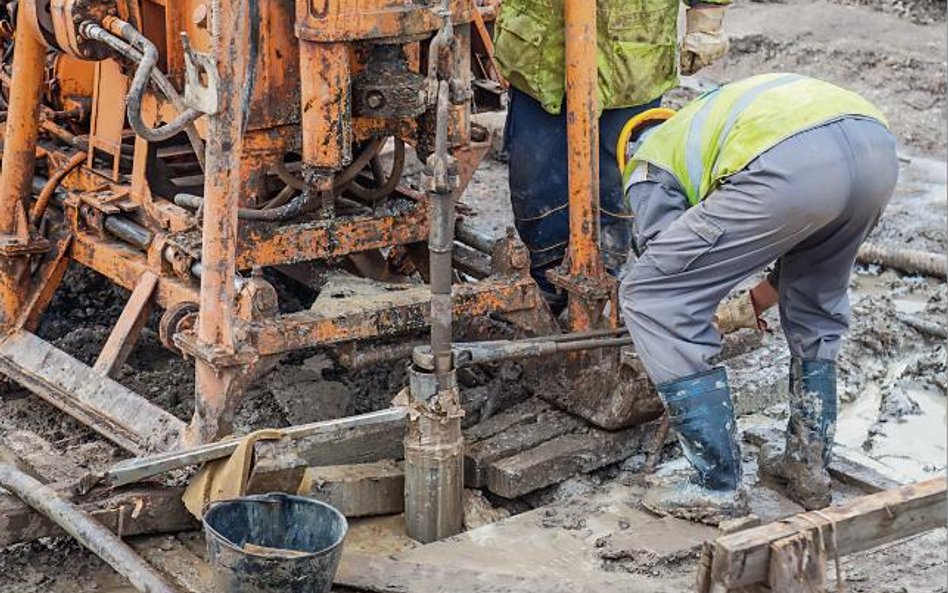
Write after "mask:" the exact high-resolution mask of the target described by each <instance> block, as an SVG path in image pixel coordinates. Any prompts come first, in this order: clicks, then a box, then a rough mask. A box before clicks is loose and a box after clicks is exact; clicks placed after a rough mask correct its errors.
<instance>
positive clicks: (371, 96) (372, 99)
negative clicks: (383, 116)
mask: <svg viewBox="0 0 948 593" xmlns="http://www.w3.org/2000/svg"><path fill="white" fill-rule="evenodd" d="M365 104H366V105H368V106H369V107H371V108H372V109H381V108H382V106H383V105H385V95H383V94H382V93H380V92H379V91H370V92H369V93H368V94H367V95H366V96H365Z"/></svg>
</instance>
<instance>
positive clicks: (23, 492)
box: [0, 463, 176, 593]
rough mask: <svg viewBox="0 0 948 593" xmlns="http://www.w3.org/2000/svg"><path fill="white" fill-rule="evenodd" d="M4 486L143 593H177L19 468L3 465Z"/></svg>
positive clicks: (98, 526) (0, 481) (103, 529)
mask: <svg viewBox="0 0 948 593" xmlns="http://www.w3.org/2000/svg"><path fill="white" fill-rule="evenodd" d="M0 485H2V486H3V487H4V488H6V489H7V490H9V491H11V492H13V493H14V494H16V495H17V496H18V497H19V498H21V499H22V500H23V501H24V502H25V503H27V504H28V505H30V506H31V507H33V508H35V509H36V510H37V511H39V512H40V513H42V514H43V515H45V516H46V517H48V518H49V519H51V520H52V521H54V522H55V523H56V524H57V525H59V526H60V527H62V528H63V530H64V531H66V532H67V533H69V535H71V536H72V537H74V538H75V539H76V541H78V542H79V543H80V544H82V546H83V547H85V548H88V549H89V550H90V551H91V552H93V553H94V554H95V555H96V556H98V557H99V558H101V559H102V560H103V561H105V563H106V564H108V565H109V566H111V567H112V568H113V569H115V571H116V572H118V573H119V574H121V575H122V576H124V577H125V578H127V579H128V581H129V582H130V583H131V584H132V586H133V587H135V589H136V590H138V591H141V592H142V593H176V591H175V589H174V587H173V586H172V585H171V584H170V583H168V581H167V580H166V579H165V578H164V577H163V576H161V575H160V574H158V573H157V572H156V571H155V570H154V569H153V568H152V567H151V566H150V565H149V564H148V563H146V562H145V561H144V560H142V558H141V557H140V556H138V554H136V553H135V551H134V550H132V548H130V547H129V546H128V544H126V543H125V542H123V541H122V540H121V539H120V538H119V537H117V536H116V535H115V534H113V533H112V532H111V531H109V530H108V529H107V528H106V527H105V526H104V525H102V524H101V523H99V522H97V521H96V520H95V519H94V518H92V517H91V516H89V515H88V514H87V513H85V512H83V511H82V510H81V509H80V508H79V507H77V506H76V505H74V504H72V503H70V502H69V501H67V500H65V499H63V498H61V497H60V495H59V493H57V492H56V491H55V490H53V489H52V488H50V487H49V486H47V485H45V484H42V483H40V482H39V481H37V480H35V479H33V478H32V477H30V476H28V475H27V474H25V473H23V472H21V471H20V470H19V469H17V468H16V466H14V465H12V464H9V463H0Z"/></svg>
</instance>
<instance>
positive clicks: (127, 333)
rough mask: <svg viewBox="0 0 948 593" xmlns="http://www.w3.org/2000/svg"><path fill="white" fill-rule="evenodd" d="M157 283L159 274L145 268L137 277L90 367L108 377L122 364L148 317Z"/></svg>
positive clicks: (112, 375)
mask: <svg viewBox="0 0 948 593" xmlns="http://www.w3.org/2000/svg"><path fill="white" fill-rule="evenodd" d="M156 286H158V276H157V275H156V274H155V273H154V272H152V271H150V270H148V271H145V272H144V273H143V274H142V275H141V278H139V279H138V284H136V285H135V290H133V291H132V296H131V297H129V299H128V302H127V303H125V308H124V309H122V314H121V315H120V316H119V318H118V322H117V323H116V324H115V327H113V328H112V333H110V334H109V339H108V340H107V341H106V342H105V346H103V347H102V351H101V352H99V358H98V359H96V361H95V365H94V366H93V367H92V368H94V369H95V370H96V371H98V372H99V373H102V374H103V375H105V376H107V377H114V376H115V374H116V373H117V372H118V370H119V369H121V368H122V365H124V364H125V361H126V360H127V359H128V355H129V354H131V352H132V348H134V347H135V344H136V343H137V342H138V337H139V336H140V335H141V333H142V328H143V327H145V322H147V321H148V314H149V313H150V312H151V295H152V293H153V292H154V291H155V287H156Z"/></svg>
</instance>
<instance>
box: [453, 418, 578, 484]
mask: <svg viewBox="0 0 948 593" xmlns="http://www.w3.org/2000/svg"><path fill="white" fill-rule="evenodd" d="M583 424H584V423H583V421H582V420H580V419H579V418H577V417H576V416H572V415H570V414H567V413H566V412H561V411H559V410H547V411H543V412H540V413H539V414H538V415H537V416H534V417H533V418H530V419H529V420H527V421H524V422H522V423H519V424H514V425H513V426H510V427H509V428H507V429H506V430H504V431H502V432H500V433H499V434H495V435H493V436H491V437H489V438H487V439H486V440H483V441H480V442H476V443H472V444H469V445H468V446H467V450H466V451H465V453H464V485H465V486H466V487H467V488H483V487H484V486H486V485H487V474H488V468H489V467H490V465H491V464H493V463H494V462H496V461H500V460H501V459H504V458H507V457H510V456H512V455H515V454H517V453H520V452H522V451H525V450H527V449H531V448H533V447H536V446H537V445H540V444H541V443H545V442H546V441H549V440H550V439H553V438H556V437H558V436H561V435H564V434H566V433H569V432H572V431H573V430H575V429H577V428H579V427H581V426H583Z"/></svg>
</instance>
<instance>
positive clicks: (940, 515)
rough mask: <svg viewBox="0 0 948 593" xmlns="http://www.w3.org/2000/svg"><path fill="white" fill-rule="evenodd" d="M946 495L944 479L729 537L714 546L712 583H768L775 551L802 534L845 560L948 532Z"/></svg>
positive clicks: (742, 584) (798, 516) (922, 483)
mask: <svg viewBox="0 0 948 593" xmlns="http://www.w3.org/2000/svg"><path fill="white" fill-rule="evenodd" d="M946 493H948V490H946V482H945V478H944V477H938V478H933V479H931V480H928V481H925V482H920V483H918V484H910V485H907V486H902V487H901V488H897V489H894V490H887V491H885V492H879V493H877V494H871V495H869V496H864V497H861V498H857V499H856V500H854V501H852V502H850V503H848V504H846V505H843V506H838V507H829V508H826V509H823V510H821V511H810V512H807V513H801V514H799V515H796V516H794V517H790V518H787V519H782V520H781V521H778V522H774V523H769V524H767V525H762V526H761V527H756V528H754V529H748V530H746V531H741V532H738V533H734V534H731V535H726V536H724V537H721V538H719V539H718V540H717V541H716V542H715V544H714V551H713V559H712V562H711V580H712V582H713V583H715V584H718V585H720V586H723V587H725V588H727V589H734V588H738V587H743V586H748V585H753V584H757V583H767V582H768V578H769V567H770V555H771V546H772V545H773V544H774V542H777V541H779V540H782V539H785V538H788V537H791V536H793V535H796V534H798V533H809V534H812V533H814V532H817V531H819V532H821V533H822V536H823V540H824V542H823V544H824V548H825V549H826V550H828V551H829V553H831V554H838V555H839V556H845V555H847V554H852V553H855V552H860V551H863V550H868V549H870V548H874V547H876V546H879V545H882V544H884V543H886V542H890V541H894V540H897V539H902V538H905V537H909V536H912V535H915V534H917V533H922V532H924V531H928V530H931V529H936V528H938V527H944V526H945V525H946V513H948V505H946V500H948V498H946ZM834 531H835V534H834ZM834 539H835V540H836V542H837V543H838V545H839V548H838V550H834V549H833V541H834Z"/></svg>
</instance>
